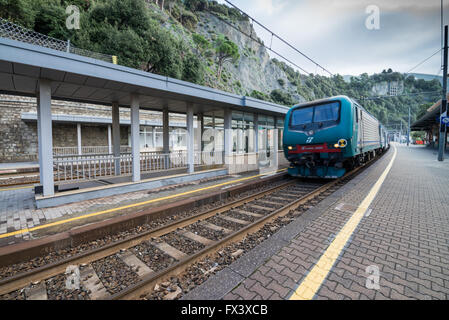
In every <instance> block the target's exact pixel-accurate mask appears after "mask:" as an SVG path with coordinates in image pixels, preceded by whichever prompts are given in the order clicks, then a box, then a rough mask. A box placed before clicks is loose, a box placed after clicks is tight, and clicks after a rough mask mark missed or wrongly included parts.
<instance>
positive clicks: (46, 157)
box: [37, 79, 55, 196]
mask: <svg viewBox="0 0 449 320" xmlns="http://www.w3.org/2000/svg"><path fill="white" fill-rule="evenodd" d="M37 100H38V102H37V134H38V141H39V146H38V149H39V174H40V181H41V184H42V185H43V194H44V196H52V195H54V193H55V190H54V188H55V187H54V186H55V182H54V178H53V136H52V120H51V82H50V81H48V80H42V79H41V80H39V91H38V93H37Z"/></svg>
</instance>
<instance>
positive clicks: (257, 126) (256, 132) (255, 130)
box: [254, 113, 259, 153]
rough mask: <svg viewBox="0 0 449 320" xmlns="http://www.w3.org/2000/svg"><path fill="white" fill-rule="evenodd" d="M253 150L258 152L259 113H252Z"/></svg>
mask: <svg viewBox="0 0 449 320" xmlns="http://www.w3.org/2000/svg"><path fill="white" fill-rule="evenodd" d="M254 152H256V153H257V152H259V115H258V114H257V113H255V114H254Z"/></svg>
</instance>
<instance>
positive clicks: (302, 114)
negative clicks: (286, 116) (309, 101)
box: [290, 107, 313, 127]
mask: <svg viewBox="0 0 449 320" xmlns="http://www.w3.org/2000/svg"><path fill="white" fill-rule="evenodd" d="M312 119H313V107H310V108H300V109H296V110H294V111H293V113H292V120H291V124H290V125H291V126H292V127H295V126H301V125H304V124H308V123H312Z"/></svg>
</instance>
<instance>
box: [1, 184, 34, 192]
mask: <svg viewBox="0 0 449 320" xmlns="http://www.w3.org/2000/svg"><path fill="white" fill-rule="evenodd" d="M31 188H34V185H33V186H26V187H14V188H4V189H0V192H1V191H14V190H21V189H31Z"/></svg>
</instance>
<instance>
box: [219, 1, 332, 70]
mask: <svg viewBox="0 0 449 320" xmlns="http://www.w3.org/2000/svg"><path fill="white" fill-rule="evenodd" d="M224 1H225V2H226V3H227V4H229V5H230V6H232V7H234V8H235V9H237V10H238V11H240V12H241V13H242V14H243V15H245V16H247V17H248V18H249V19H250V20H251V21H253V22H255V23H256V24H257V25H259V26H260V27H261V28H263V29H264V30H266V31H267V32H269V33H271V35H272V36H274V37H276V38H278V39H279V40H280V41H281V42H283V43H284V44H286V45H287V46H289V47H290V48H291V49H293V50H294V51H296V52H297V53H299V54H300V55H302V56H303V57H304V58H306V59H307V60H309V61H310V62H312V63H313V64H314V65H316V66H317V67H319V68H320V69H322V70H323V71H325V72H327V73H328V74H329V75H330V76H333V73H332V72H330V71H329V70H327V69H326V68H325V67H323V66H322V65H320V64H319V63H317V62H316V61H314V60H313V59H312V58H310V57H309V56H307V55H306V54H305V53H303V52H301V51H300V50H298V48H296V47H295V46H293V45H292V44H290V43H289V42H287V41H286V40H284V39H283V38H281V37H280V36H278V35H277V34H276V33H274V32H273V31H271V30H270V29H268V28H267V27H266V26H265V25H263V24H262V23H260V22H259V21H257V20H256V19H254V18H253V17H251V16H250V15H248V14H247V13H246V12H244V11H243V10H242V9H240V8H239V7H237V6H236V5H235V4H233V3H232V2H230V1H228V0H224Z"/></svg>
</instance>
